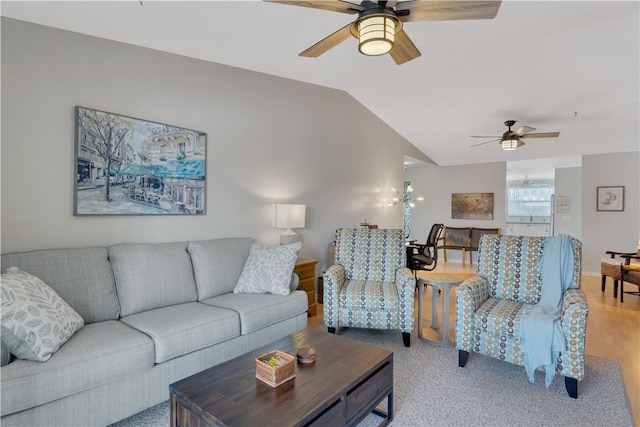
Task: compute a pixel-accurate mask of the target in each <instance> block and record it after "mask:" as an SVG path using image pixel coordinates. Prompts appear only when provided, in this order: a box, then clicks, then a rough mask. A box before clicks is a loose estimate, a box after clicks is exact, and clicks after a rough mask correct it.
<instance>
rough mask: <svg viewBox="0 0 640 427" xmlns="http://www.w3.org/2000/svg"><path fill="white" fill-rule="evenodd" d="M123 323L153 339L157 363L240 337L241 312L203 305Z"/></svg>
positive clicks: (174, 308) (168, 309) (169, 309)
mask: <svg viewBox="0 0 640 427" xmlns="http://www.w3.org/2000/svg"><path fill="white" fill-rule="evenodd" d="M120 321H121V322H122V323H125V324H126V325H128V326H130V327H132V328H134V329H136V330H138V331H140V332H142V333H144V334H146V335H148V336H149V337H151V338H152V339H153V342H154V344H155V362H156V363H162V362H164V361H166V360H169V359H173V358H174V357H178V356H182V355H183V354H187V353H191V352H193V351H196V350H200V349H202V348H205V347H209V346H212V345H214V344H218V343H220V342H223V341H226V340H228V339H231V338H234V337H237V336H239V335H240V320H239V318H238V313H236V312H234V311H231V310H225V309H222V308H219V307H211V306H209V305H206V304H201V303H199V302H191V303H186V304H179V305H172V306H169V307H163V308H158V309H155V310H150V311H146V312H144V313H138V314H133V315H131V316H127V317H123V318H122V319H120Z"/></svg>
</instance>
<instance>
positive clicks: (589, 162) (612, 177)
mask: <svg viewBox="0 0 640 427" xmlns="http://www.w3.org/2000/svg"><path fill="white" fill-rule="evenodd" d="M639 170H640V154H639V153H638V152H632V153H616V154H598V155H590V156H583V157H582V243H583V249H582V259H583V271H585V272H587V273H594V274H599V272H600V260H601V259H602V258H603V257H605V256H606V255H605V251H608V250H609V251H620V252H633V251H635V250H636V246H637V245H638V240H639V239H640V210H639V205H640V200H639V194H640V172H639ZM619 185H623V186H624V187H625V189H624V190H625V191H624V196H625V200H624V211H623V212H602V211H597V210H596V188H597V187H599V186H619Z"/></svg>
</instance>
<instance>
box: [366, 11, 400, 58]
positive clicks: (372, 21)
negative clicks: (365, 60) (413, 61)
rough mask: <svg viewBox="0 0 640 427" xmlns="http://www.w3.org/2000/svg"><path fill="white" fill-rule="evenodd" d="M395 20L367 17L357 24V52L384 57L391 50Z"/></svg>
mask: <svg viewBox="0 0 640 427" xmlns="http://www.w3.org/2000/svg"><path fill="white" fill-rule="evenodd" d="M395 30H396V23H395V20H393V19H391V18H389V17H388V16H380V15H374V16H367V17H365V18H363V19H362V20H361V21H360V22H358V40H359V42H360V43H359V44H358V50H360V52H361V53H363V54H365V55H369V56H376V55H384V54H385V53H387V52H389V51H390V50H391V49H392V48H393V42H394V37H395Z"/></svg>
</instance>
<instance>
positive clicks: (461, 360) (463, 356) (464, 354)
mask: <svg viewBox="0 0 640 427" xmlns="http://www.w3.org/2000/svg"><path fill="white" fill-rule="evenodd" d="M467 359H469V352H468V351H464V350H458V366H459V367H461V368H464V365H466V364H467Z"/></svg>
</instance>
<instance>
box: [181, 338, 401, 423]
mask: <svg viewBox="0 0 640 427" xmlns="http://www.w3.org/2000/svg"><path fill="white" fill-rule="evenodd" d="M301 347H313V348H314V349H315V350H316V362H315V363H314V364H310V365H301V364H298V363H296V377H295V378H294V379H292V380H290V381H287V382H286V383H284V384H282V385H280V386H278V387H275V388H274V387H271V386H269V385H267V384H265V383H263V382H262V381H260V380H258V379H257V378H255V373H256V364H255V363H256V362H255V358H256V357H258V356H260V355H262V354H264V353H267V352H269V351H271V350H276V349H277V350H281V351H284V352H286V353H289V354H291V355H293V356H295V354H296V352H297V349H299V348H301ZM169 391H170V394H171V425H172V426H173V427H175V426H180V427H182V426H260V425H269V426H320V425H327V426H341V425H355V424H357V423H358V422H360V421H361V420H363V419H364V418H365V417H366V416H367V415H368V414H369V413H371V412H373V413H375V414H377V415H380V416H382V417H383V421H382V422H381V424H380V425H386V424H387V423H388V422H390V421H391V420H392V419H393V352H391V351H389V350H386V349H383V348H380V347H376V346H374V345H371V344H366V343H362V342H359V341H353V340H349V339H346V338H344V337H341V336H337V335H334V334H330V333H328V332H326V331H325V330H323V329H319V328H307V329H303V330H301V331H298V332H296V333H294V334H291V335H289V336H287V337H284V338H282V339H280V340H278V341H276V342H274V343H272V344H270V345H268V346H265V347H263V348H261V349H258V350H255V351H252V352H250V353H247V354H244V355H242V356H240V357H237V358H235V359H233V360H230V361H227V362H225V363H222V364H220V365H217V366H214V367H213V368H210V369H207V370H205V371H202V372H200V373H198V374H195V375H192V376H190V377H188V378H185V379H183V380H180V381H178V382H175V383H173V384H171V385H170V386H169ZM385 398H386V399H387V411H386V412H385V411H380V410H378V409H376V406H378V405H379V404H380V403H381V402H382V401H383V400H384V399H385Z"/></svg>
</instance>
